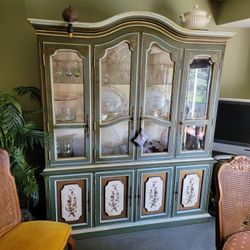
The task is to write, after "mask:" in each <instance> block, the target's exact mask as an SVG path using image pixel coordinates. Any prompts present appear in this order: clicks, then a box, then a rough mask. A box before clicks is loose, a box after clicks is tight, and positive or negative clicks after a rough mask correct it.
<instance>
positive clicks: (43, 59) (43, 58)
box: [42, 53, 45, 67]
mask: <svg viewBox="0 0 250 250" xmlns="http://www.w3.org/2000/svg"><path fill="white" fill-rule="evenodd" d="M42 61H43V67H45V54H44V53H43V56H42Z"/></svg>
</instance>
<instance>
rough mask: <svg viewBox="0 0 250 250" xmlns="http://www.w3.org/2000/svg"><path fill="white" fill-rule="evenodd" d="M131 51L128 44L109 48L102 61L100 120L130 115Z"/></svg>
mask: <svg viewBox="0 0 250 250" xmlns="http://www.w3.org/2000/svg"><path fill="white" fill-rule="evenodd" d="M131 56H132V53H131V50H130V48H129V45H128V43H127V42H122V43H120V44H118V45H117V46H114V47H112V48H109V49H107V50H106V53H105V54H104V56H103V57H102V58H101V60H100V71H101V72H100V77H101V79H100V83H101V85H100V99H101V100H100V105H101V107H100V110H101V114H100V116H101V117H100V118H101V119H100V120H101V121H110V120H112V119H115V118H119V117H121V116H124V115H128V112H129V107H128V103H129V101H130V80H131V79H130V78H131V76H130V74H131Z"/></svg>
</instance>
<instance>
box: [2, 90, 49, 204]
mask: <svg viewBox="0 0 250 250" xmlns="http://www.w3.org/2000/svg"><path fill="white" fill-rule="evenodd" d="M27 93H30V97H31V99H32V100H35V101H38V102H39V95H38V93H39V90H37V89H36V88H30V87H20V88H17V89H15V91H14V92H0V148H3V149H5V150H7V151H8V153H9V155H10V164H11V172H12V174H13V176H14V177H15V181H16V185H17V190H18V195H19V198H20V203H21V206H22V205H23V206H25V207H29V205H30V204H32V205H34V204H36V203H37V202H38V199H39V195H38V194H39V192H38V191H39V190H38V181H37V178H36V174H37V172H38V171H39V170H38V165H37V164H36V163H33V162H31V161H29V153H30V152H32V150H34V149H35V148H36V147H38V148H43V144H44V141H45V139H46V135H45V133H44V132H43V131H42V130H41V129H39V127H38V126H37V125H36V124H34V123H33V122H31V121H28V120H27V119H26V117H25V115H24V112H23V109H22V106H21V103H20V101H19V100H18V99H17V96H16V94H18V95H23V94H27ZM32 112H33V111H32Z"/></svg>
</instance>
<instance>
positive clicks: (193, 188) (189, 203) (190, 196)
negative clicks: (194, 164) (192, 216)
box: [181, 174, 200, 208]
mask: <svg viewBox="0 0 250 250" xmlns="http://www.w3.org/2000/svg"><path fill="white" fill-rule="evenodd" d="M199 186H200V178H199V176H198V175H197V174H188V175H186V177H185V178H184V179H183V187H182V188H183V189H182V200H181V203H182V205H183V206H184V207H185V208H186V207H194V206H195V205H196V203H197V202H198V199H199Z"/></svg>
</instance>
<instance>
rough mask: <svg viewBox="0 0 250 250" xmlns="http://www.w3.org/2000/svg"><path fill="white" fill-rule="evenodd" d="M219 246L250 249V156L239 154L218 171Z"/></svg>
mask: <svg viewBox="0 0 250 250" xmlns="http://www.w3.org/2000/svg"><path fill="white" fill-rule="evenodd" d="M217 188H218V192H217V195H218V197H217V199H216V200H217V202H216V205H217V206H216V208H217V210H216V245H217V249H223V250H239V249H240V250H242V249H245V250H249V249H250V159H249V158H247V157H245V156H236V157H235V158H234V159H233V160H231V161H230V162H225V163H222V164H221V165H220V167H219V170H218V173H217Z"/></svg>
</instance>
